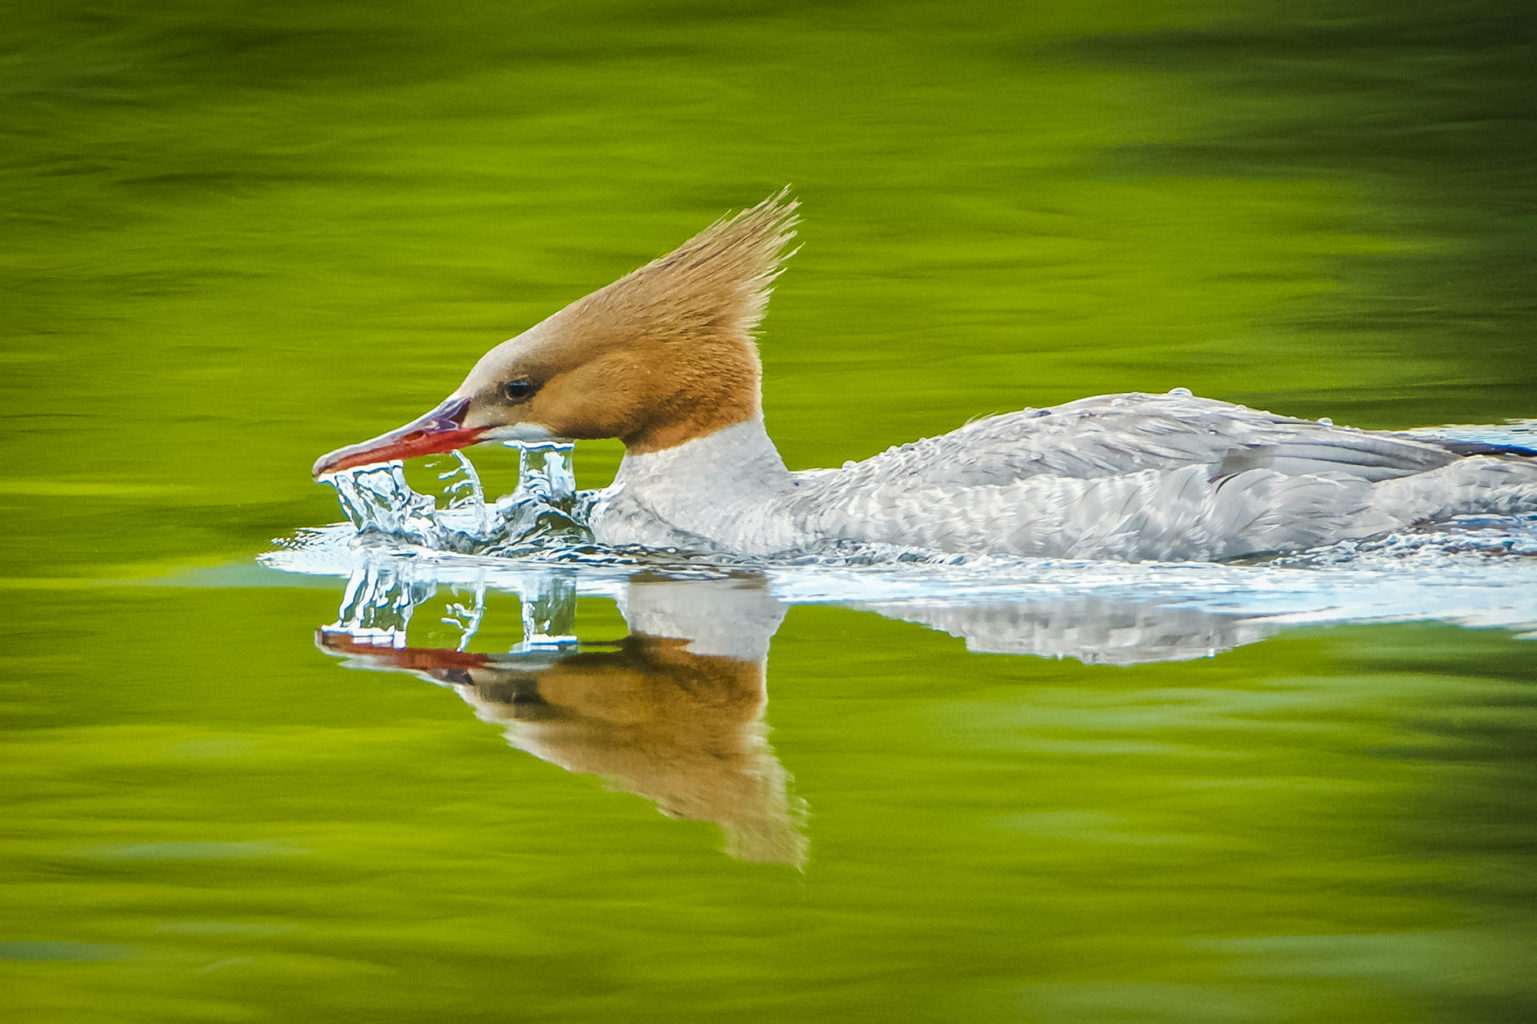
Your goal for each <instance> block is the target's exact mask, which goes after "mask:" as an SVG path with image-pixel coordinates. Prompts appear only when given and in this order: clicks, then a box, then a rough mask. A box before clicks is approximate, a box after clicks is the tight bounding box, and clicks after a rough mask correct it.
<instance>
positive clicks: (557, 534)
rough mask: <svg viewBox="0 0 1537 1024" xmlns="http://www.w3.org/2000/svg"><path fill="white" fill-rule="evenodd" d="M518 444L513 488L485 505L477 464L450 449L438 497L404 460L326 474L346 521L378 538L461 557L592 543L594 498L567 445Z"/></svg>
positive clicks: (359, 531)
mask: <svg viewBox="0 0 1537 1024" xmlns="http://www.w3.org/2000/svg"><path fill="white" fill-rule="evenodd" d="M508 447H513V448H518V449H519V482H518V488H517V490H515V491H514V492H513V493H511V494H509V495H507V496H506V497H503V498H501V499H499V500H498V501H496V502H495V503H494V504H493V503H488V502H487V501H486V496H485V488H484V487H483V486H482V484H481V482H480V475H479V474H478V473H477V472H476V471H475V466H474V464H473V463H472V462H471V461H470V460H469V458H468V457H467V456H465V455H464V453H463V452H458V451H455V452H449V453H447V456H446V459H447V465H446V467H445V468H441V469H439V471H438V472H437V473H436V476H437V478H438V480H439V482H440V487H439V495H438V496H437V497H434V496H432V495H428V494H422V493H419V492H418V491H416V490H415V489H413V488H412V487H411V485H410V483H409V482H407V480H406V477H405V472H404V469H403V467H402V464H401V463H400V461H399V460H395V461H392V462H387V463H383V464H379V465H373V466H364V467H361V468H358V469H352V470H344V471H342V472H338V473H328V474H326V475H324V476H322V477H321V478H320V482H321V483H324V484H328V485H329V486H331V487H332V488H334V489H335V490H336V495H337V499H338V501H339V502H340V504H341V508H342V512H343V514H344V515H346V517H347V521H348V522H349V523H351V524H352V527H353V529H354V531H356V533H357V534H358V535H359V536H360V537H370V536H371V537H375V538H383V539H388V540H394V541H403V542H405V543H407V544H412V545H416V546H419V547H423V548H430V549H433V550H437V551H449V552H454V553H456V554H493V555H522V554H527V553H529V552H531V551H533V550H535V549H539V548H541V547H549V546H551V545H552V544H560V543H567V544H582V543H590V542H591V540H592V534H591V531H590V530H588V528H587V510H588V507H589V505H590V499H589V498H588V497H587V496H585V495H582V494H579V493H578V492H577V490H576V475H575V472H574V471H573V469H572V465H571V445H569V444H529V445H523V444H516V443H512V444H509V445H508ZM435 468H436V467H435Z"/></svg>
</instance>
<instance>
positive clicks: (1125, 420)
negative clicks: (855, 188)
mask: <svg viewBox="0 0 1537 1024" xmlns="http://www.w3.org/2000/svg"><path fill="white" fill-rule="evenodd" d="M798 222H799V202H798V201H797V200H796V199H795V198H794V197H793V196H791V194H790V192H789V190H788V188H787V189H784V190H781V191H780V192H778V193H776V194H774V195H771V196H769V197H768V198H767V199H765V200H763V201H762V202H760V203H758V204H757V205H755V206H752V207H749V208H747V209H744V210H741V211H740V212H737V213H735V214H734V215H729V216H725V217H722V218H721V219H719V220H717V221H716V222H714V223H713V224H711V225H710V226H709V227H707V228H706V229H705V230H704V231H702V232H700V233H699V234H697V235H695V236H694V237H692V238H690V239H689V240H688V241H686V242H684V243H683V244H682V245H680V246H679V247H677V248H676V249H674V250H673V251H671V252H669V253H667V254H666V255H664V256H661V257H659V258H657V259H655V260H652V261H651V262H650V263H647V264H645V265H644V266H641V267H640V268H638V269H636V270H634V271H632V272H630V273H629V274H626V275H625V276H624V277H621V278H620V279H619V280H617V281H614V282H612V283H610V284H608V285H606V286H604V287H602V288H599V289H598V290H597V291H594V292H592V293H590V294H588V295H586V296H584V297H582V298H579V299H577V300H576V301H574V302H572V303H571V304H569V305H567V306H566V307H564V308H563V309H561V310H559V311H558V312H556V313H554V314H553V315H551V316H549V317H548V318H546V319H544V320H542V321H540V322H539V323H537V324H535V325H534V326H532V327H530V328H528V329H527V330H525V331H523V332H522V333H521V334H518V335H517V336H515V337H513V338H511V339H509V340H507V341H503V342H501V343H500V344H498V345H496V346H494V347H493V348H491V349H490V350H489V351H487V352H486V353H485V354H484V355H483V356H481V358H480V359H479V360H478V361H477V362H476V363H475V364H474V366H473V367H472V368H471V369H470V371H469V373H468V374H467V375H466V376H465V378H464V380H463V382H462V383H461V384H460V385H459V386H458V387H457V388H456V389H455V390H454V391H453V392H452V393H451V394H450V395H449V396H448V397H447V398H445V399H444V400H443V401H442V402H440V403H439V404H438V405H437V406H436V407H434V408H433V409H432V410H430V411H429V412H427V413H426V414H424V415H422V416H420V417H418V418H417V419H415V420H412V421H411V422H409V423H407V424H405V425H404V426H401V427H399V428H397V429H394V430H390V431H388V432H386V433H383V434H380V435H379V436H377V437H374V438H372V439H370V440H366V441H363V442H361V443H358V444H352V445H348V446H345V447H342V448H338V449H336V450H334V451H331V452H329V453H327V454H325V455H323V456H321V457H320V458H319V459H318V460H317V461H316V462H315V464H314V466H313V469H312V474H313V476H314V477H315V478H316V479H321V478H322V477H325V476H326V475H327V474H336V473H340V472H344V471H347V470H351V469H355V468H357V467H361V466H368V465H372V464H375V463H381V462H387V461H390V460H395V459H404V458H408V457H412V456H418V455H427V454H434V453H441V452H447V451H452V450H456V449H461V448H465V447H468V446H471V445H477V444H485V443H491V442H504V443H505V442H523V443H535V442H575V441H582V440H589V439H605V438H618V439H619V440H621V441H622V442H623V444H624V456H623V458H622V460H621V462H620V465H619V468H618V470H617V472H616V474H615V477H614V480H613V483H612V484H611V485H610V486H609V487H607V488H605V489H603V490H602V491H600V492H599V493H598V494H597V496H596V499H595V501H594V502H593V504H592V506H591V508H592V511H591V518H590V524H589V525H590V527H591V529H592V531H593V534H594V538H595V539H596V540H597V541H598V542H599V543H602V544H606V545H614V546H625V545H638V546H642V547H648V548H671V549H678V550H683V551H690V552H723V553H730V554H733V555H741V556H748V557H766V558H773V557H778V556H786V555H800V554H804V553H808V552H816V551H819V550H826V549H829V548H836V547H840V546H847V545H889V546H894V547H896V548H900V549H921V550H925V551H932V552H942V553H947V554H958V555H1013V556H1023V557H1032V558H1051V559H1107V560H1120V561H1133V562H1135V561H1219V560H1228V559H1234V558H1242V557H1253V556H1262V555H1267V554H1273V553H1283V552H1290V551H1298V550H1304V549H1309V548H1314V547H1318V546H1321V545H1328V544H1333V543H1337V542H1341V541H1346V540H1359V539H1364V538H1370V537H1374V536H1378V535H1382V534H1387V533H1390V532H1392V531H1395V530H1401V529H1405V528H1410V527H1414V526H1416V525H1419V524H1425V523H1433V522H1439V521H1444V520H1447V519H1450V518H1452V517H1455V516H1461V515H1469V514H1507V515H1508V514H1522V513H1527V512H1532V511H1537V451H1532V450H1529V449H1525V448H1520V447H1515V446H1501V445H1489V444H1476V443H1466V442H1460V441H1457V440H1454V439H1450V438H1435V437H1426V436H1419V435H1409V434H1405V433H1399V432H1391V431H1378V430H1361V429H1355V428H1351V427H1345V426H1335V425H1334V424H1333V423H1331V422H1329V421H1328V420H1317V421H1314V420H1306V419H1299V418H1294V417H1289V416H1282V415H1276V414H1273V413H1270V412H1265V411H1261V410H1257V409H1253V408H1248V407H1246V406H1243V405H1237V404H1233V403H1230V402H1225V401H1220V400H1217V399H1211V398H1201V397H1197V396H1195V395H1193V394H1191V393H1190V392H1188V391H1186V390H1184V389H1177V390H1175V391H1173V392H1170V393H1167V394H1140V393H1128V394H1115V395H1101V396H1096V397H1091V398H1083V399H1079V400H1077V401H1073V402H1068V403H1066V404H1063V405H1057V406H1053V407H1049V408H1025V409H1021V410H1019V411H1015V412H1008V413H1002V414H997V415H992V416H987V417H984V418H981V419H977V420H974V421H972V422H970V423H967V424H965V425H963V426H961V427H959V428H957V429H955V430H952V431H951V432H949V433H946V434H943V435H940V436H936V437H928V438H923V439H920V440H917V441H912V442H908V443H905V444H901V445H897V446H894V447H892V448H889V449H887V450H886V451H884V452H881V453H880V454H878V455H875V456H873V457H871V458H868V459H865V460H864V461H860V462H849V463H846V464H845V465H844V466H843V467H842V468H839V469H831V470H810V471H800V472H792V471H791V470H790V469H789V468H787V466H786V465H785V462H784V460H783V459H782V458H781V457H780V454H779V451H778V449H777V448H776V447H775V446H774V443H773V441H772V439H771V438H770V437H769V434H768V431H767V429H766V426H765V423H764V417H763V405H762V364H761V362H760V360H759V355H758V347H757V341H756V335H757V332H758V328H759V325H760V324H761V322H762V320H763V317H764V313H765V311H766V308H767V304H768V300H769V296H770V293H771V291H772V289H773V287H774V285H775V282H776V281H777V280H778V278H779V276H780V274H781V273H782V272H783V270H784V267H785V261H786V260H787V259H788V258H789V256H791V255H793V251H792V250H791V248H790V247H791V244H792V242H793V241H794V239H795V232H796V227H797V225H798Z"/></svg>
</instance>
